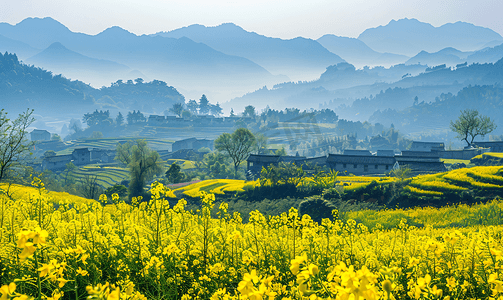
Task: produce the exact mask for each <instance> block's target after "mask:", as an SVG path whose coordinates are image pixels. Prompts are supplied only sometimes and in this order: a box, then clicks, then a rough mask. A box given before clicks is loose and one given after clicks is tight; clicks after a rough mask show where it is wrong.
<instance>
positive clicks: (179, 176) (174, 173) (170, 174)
mask: <svg viewBox="0 0 503 300" xmlns="http://www.w3.org/2000/svg"><path fill="white" fill-rule="evenodd" d="M181 170H182V168H181V167H180V166H179V165H178V164H177V163H176V162H174V163H172V164H171V166H170V167H169V169H168V170H167V171H166V177H167V178H168V180H169V182H171V183H180V182H182V181H183V180H184V179H185V174H183V173H182V172H181Z"/></svg>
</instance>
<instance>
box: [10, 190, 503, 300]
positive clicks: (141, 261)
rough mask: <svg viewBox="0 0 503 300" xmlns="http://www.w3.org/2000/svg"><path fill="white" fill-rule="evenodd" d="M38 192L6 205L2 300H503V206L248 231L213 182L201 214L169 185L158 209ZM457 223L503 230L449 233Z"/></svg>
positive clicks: (155, 197) (276, 224)
mask: <svg viewBox="0 0 503 300" xmlns="http://www.w3.org/2000/svg"><path fill="white" fill-rule="evenodd" d="M32 184H33V185H34V186H35V188H24V189H25V193H24V194H21V193H20V194H18V195H16V196H15V197H12V199H11V198H9V197H7V196H6V195H1V196H0V282H1V284H0V299H2V300H4V299H9V300H10V299H29V298H37V299H51V300H52V299H84V298H88V299H502V297H503V274H502V273H501V270H502V269H501V268H502V263H503V245H502V243H503V239H502V237H503V226H501V225H500V224H501V222H500V221H501V212H502V211H503V210H502V207H503V205H502V203H501V202H499V201H494V202H492V203H489V204H486V205H482V204H480V205H478V206H474V207H469V206H456V207H446V208H442V209H434V208H422V209H410V210H388V211H380V212H371V211H367V212H366V214H367V217H364V216H363V215H359V216H358V215H353V217H354V219H346V220H341V219H338V218H337V213H336V211H334V212H333V213H334V216H336V218H335V219H334V220H329V219H323V221H322V222H321V224H318V223H315V222H313V221H312V220H311V218H310V217H309V216H308V215H303V216H299V214H298V211H297V210H296V209H295V208H292V209H290V211H289V212H288V213H283V214H282V215H280V216H272V217H265V216H264V215H262V214H261V213H260V212H258V211H253V212H251V213H250V218H249V222H248V223H243V222H242V219H241V216H240V215H239V214H238V213H234V214H233V215H229V214H228V213H227V205H226V204H225V203H222V204H220V206H219V207H215V205H214V200H215V197H214V195H213V194H210V193H206V192H204V191H203V190H204V188H203V187H204V186H206V185H200V186H198V188H199V190H198V193H199V195H200V197H201V209H199V210H198V211H196V212H189V211H186V210H185V208H184V207H185V205H186V203H187V202H186V201H185V200H183V199H181V200H179V201H178V204H176V205H175V206H173V207H170V206H169V202H168V201H167V200H166V199H164V198H163V196H162V195H167V194H171V193H172V191H169V190H168V189H167V188H166V187H164V186H163V185H162V184H158V183H154V184H153V185H152V188H151V193H152V199H151V200H150V201H148V202H142V201H141V199H133V205H128V204H126V203H124V202H121V201H118V199H117V198H118V197H117V196H116V195H114V196H113V197H112V198H113V200H114V201H113V203H114V204H110V205H106V206H103V205H101V204H100V203H99V202H97V201H92V200H87V201H81V200H79V199H76V198H75V200H76V201H75V202H72V201H66V200H65V199H63V198H65V197H67V195H65V194H51V193H48V192H47V191H45V189H44V187H43V184H42V183H41V182H40V181H37V180H34V181H33V183H32ZM235 188H237V187H235ZM20 189H21V188H20ZM29 189H30V191H28V190H29ZM213 189H214V188H213ZM58 196H59V197H58ZM105 198H106V196H104V195H103V196H102V197H100V199H101V201H104V200H105ZM214 210H216V211H217V214H216V215H217V216H218V217H217V218H212V217H211V212H212V211H214ZM360 213H361V214H364V212H360ZM449 214H456V215H457V216H458V217H457V218H458V219H459V220H461V219H462V218H465V219H466V220H473V219H474V218H475V219H477V217H478V216H484V217H485V218H488V219H491V220H496V223H495V224H494V225H491V226H488V225H483V224H484V223H479V224H480V225H476V224H475V225H474V224H471V225H469V224H468V223H469V222H467V223H465V225H466V226H463V225H462V223H460V226H457V227H448V226H444V227H443V226H442V224H440V223H441V222H442V221H441V220H442V219H443V217H445V218H448V219H449V218H451V221H452V216H450V215H449ZM498 214H500V215H499V217H498ZM350 216H351V215H350ZM429 216H430V217H429ZM407 218H408V219H414V220H422V226H421V227H416V226H412V225H410V224H409V223H408V222H407ZM357 219H360V220H363V219H366V223H367V224H368V225H369V224H370V223H372V222H373V223H372V225H371V226H367V225H365V224H364V223H361V222H360V221H358V222H357V221H356V220H357ZM439 220H440V221H439ZM390 222H395V224H396V225H395V226H393V227H384V226H382V223H386V224H389V223H390ZM439 224H440V225H439Z"/></svg>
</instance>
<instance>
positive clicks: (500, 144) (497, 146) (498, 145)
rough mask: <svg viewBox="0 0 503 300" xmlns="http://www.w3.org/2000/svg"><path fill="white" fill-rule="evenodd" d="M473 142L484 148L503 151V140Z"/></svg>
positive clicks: (491, 150)
mask: <svg viewBox="0 0 503 300" xmlns="http://www.w3.org/2000/svg"><path fill="white" fill-rule="evenodd" d="M473 144H474V145H476V146H478V147H482V148H490V150H489V151H490V152H503V141H493V142H473Z"/></svg>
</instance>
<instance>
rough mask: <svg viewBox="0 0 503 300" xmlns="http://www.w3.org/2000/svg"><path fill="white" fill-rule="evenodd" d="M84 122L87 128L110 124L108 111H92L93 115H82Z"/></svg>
mask: <svg viewBox="0 0 503 300" xmlns="http://www.w3.org/2000/svg"><path fill="white" fill-rule="evenodd" d="M83 120H84V122H85V123H86V124H87V126H89V127H91V126H102V125H110V124H112V119H111V118H110V111H108V110H106V111H102V110H100V111H98V110H96V111H94V112H93V113H87V114H84V117H83Z"/></svg>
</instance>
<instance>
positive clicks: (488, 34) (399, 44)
mask: <svg viewBox="0 0 503 300" xmlns="http://www.w3.org/2000/svg"><path fill="white" fill-rule="evenodd" d="M358 39H359V40H361V41H363V42H365V44H367V45H368V46H369V47H370V48H372V49H374V50H375V51H378V52H390V53H397V54H402V55H407V56H414V55H416V54H417V53H419V52H421V51H423V50H424V51H427V52H437V51H439V50H441V49H444V48H447V47H453V48H456V49H458V50H461V51H474V50H480V49H482V48H484V47H487V46H486V45H487V44H488V43H498V41H499V43H501V42H503V37H502V36H501V35H499V34H498V33H496V32H494V31H493V30H491V29H489V28H484V27H480V26H475V25H473V24H470V23H465V22H456V23H447V24H444V25H442V26H440V27H434V26H432V25H431V24H428V23H423V22H420V21H418V20H416V19H401V20H398V21H395V20H392V21H390V22H389V23H388V24H387V25H385V26H379V27H376V28H369V29H367V30H365V31H364V32H362V33H361V34H360V35H359V36H358Z"/></svg>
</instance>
